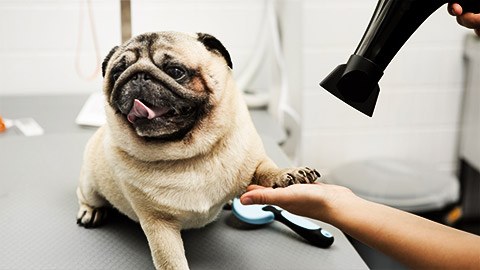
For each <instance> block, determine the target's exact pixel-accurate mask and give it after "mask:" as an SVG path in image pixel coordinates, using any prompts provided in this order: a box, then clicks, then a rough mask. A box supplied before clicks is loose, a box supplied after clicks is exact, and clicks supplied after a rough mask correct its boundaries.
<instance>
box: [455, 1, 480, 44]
mask: <svg viewBox="0 0 480 270" xmlns="http://www.w3.org/2000/svg"><path fill="white" fill-rule="evenodd" d="M448 13H450V14H451V15H452V16H456V17H457V22H458V23H459V24H460V25H463V26H465V27H467V28H470V29H474V31H475V33H476V34H477V36H479V37H480V14H474V13H471V12H463V9H462V6H460V5H459V4H456V3H453V4H448Z"/></svg>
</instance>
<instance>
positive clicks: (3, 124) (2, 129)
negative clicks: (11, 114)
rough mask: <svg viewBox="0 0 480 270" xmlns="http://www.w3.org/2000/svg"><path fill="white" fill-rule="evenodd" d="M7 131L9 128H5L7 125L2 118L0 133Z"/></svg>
mask: <svg viewBox="0 0 480 270" xmlns="http://www.w3.org/2000/svg"><path fill="white" fill-rule="evenodd" d="M5 130H7V127H6V126H5V123H4V122H3V119H2V117H1V116H0V132H3V131H5Z"/></svg>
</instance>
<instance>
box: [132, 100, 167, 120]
mask: <svg viewBox="0 0 480 270" xmlns="http://www.w3.org/2000/svg"><path fill="white" fill-rule="evenodd" d="M167 112H168V109H167V108H159V107H154V108H149V107H148V106H146V105H145V104H143V103H142V102H141V101H140V100H138V99H135V100H134V101H133V107H132V109H131V110H130V112H129V113H128V115H127V119H128V121H129V122H130V123H135V122H136V121H137V119H141V118H147V119H149V120H150V119H153V118H155V117H158V116H162V115H163V114H165V113H167Z"/></svg>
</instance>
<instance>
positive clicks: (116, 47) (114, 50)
mask: <svg viewBox="0 0 480 270" xmlns="http://www.w3.org/2000/svg"><path fill="white" fill-rule="evenodd" d="M118 48H119V47H118V46H115V47H113V48H112V49H111V50H110V52H109V53H108V54H107V57H105V59H104V60H103V63H102V76H103V77H105V72H106V71H107V65H108V61H110V58H112V55H113V54H114V53H115V52H116V51H117V49H118Z"/></svg>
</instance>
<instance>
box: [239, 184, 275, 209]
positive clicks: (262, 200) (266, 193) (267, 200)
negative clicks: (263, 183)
mask: <svg viewBox="0 0 480 270" xmlns="http://www.w3.org/2000/svg"><path fill="white" fill-rule="evenodd" d="M277 193H278V190H274V189H272V188H262V189H254V190H252V191H249V192H247V193H245V194H243V195H242V196H241V197H240V202H241V203H242V204H243V205H249V204H276V203H277V201H278V196H277Z"/></svg>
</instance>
